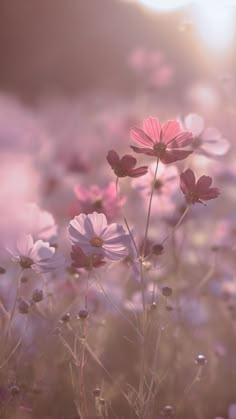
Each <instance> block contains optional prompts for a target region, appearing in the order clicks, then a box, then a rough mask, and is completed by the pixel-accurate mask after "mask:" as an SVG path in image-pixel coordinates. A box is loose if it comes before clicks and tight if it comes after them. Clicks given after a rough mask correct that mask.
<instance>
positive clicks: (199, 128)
mask: <svg viewBox="0 0 236 419" xmlns="http://www.w3.org/2000/svg"><path fill="white" fill-rule="evenodd" d="M184 126H185V128H186V130H187V131H190V132H191V133H192V134H193V136H194V137H198V136H199V135H200V134H201V133H202V132H203V130H204V126H205V123H204V119H203V118H202V117H201V116H200V115H198V114H196V113H190V114H189V115H187V116H186V118H185V119H184Z"/></svg>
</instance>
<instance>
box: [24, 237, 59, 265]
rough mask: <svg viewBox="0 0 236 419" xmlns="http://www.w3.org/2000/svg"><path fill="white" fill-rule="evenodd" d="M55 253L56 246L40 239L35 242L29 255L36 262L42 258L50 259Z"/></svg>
mask: <svg viewBox="0 0 236 419" xmlns="http://www.w3.org/2000/svg"><path fill="white" fill-rule="evenodd" d="M54 254H55V248H54V247H50V245H49V243H45V242H43V241H42V240H38V241H37V242H35V243H34V245H33V247H32V249H31V251H30V253H29V257H30V258H32V259H33V261H34V262H38V261H40V260H45V259H50V258H51V257H52V256H53V255H54Z"/></svg>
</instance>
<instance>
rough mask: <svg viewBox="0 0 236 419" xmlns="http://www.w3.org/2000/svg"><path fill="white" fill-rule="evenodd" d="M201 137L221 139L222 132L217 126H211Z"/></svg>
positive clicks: (204, 138) (203, 138)
mask: <svg viewBox="0 0 236 419" xmlns="http://www.w3.org/2000/svg"><path fill="white" fill-rule="evenodd" d="M201 138H202V140H204V141H209V140H219V139H220V138H221V133H220V131H219V130H218V129H217V128H215V127H209V128H206V129H205V130H204V131H203V133H202V135H201Z"/></svg>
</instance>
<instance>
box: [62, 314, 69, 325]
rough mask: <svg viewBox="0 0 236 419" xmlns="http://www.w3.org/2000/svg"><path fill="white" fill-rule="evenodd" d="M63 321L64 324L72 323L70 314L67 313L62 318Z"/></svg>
mask: <svg viewBox="0 0 236 419" xmlns="http://www.w3.org/2000/svg"><path fill="white" fill-rule="evenodd" d="M61 321H62V322H63V323H68V322H69V321H70V313H65V314H63V316H61Z"/></svg>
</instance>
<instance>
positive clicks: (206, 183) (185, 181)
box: [180, 169, 220, 205]
mask: <svg viewBox="0 0 236 419" xmlns="http://www.w3.org/2000/svg"><path fill="white" fill-rule="evenodd" d="M211 184H212V178H211V177H210V176H205V175H204V176H201V177H200V178H199V179H198V181H197V182H196V178H195V175H194V173H193V171H192V170H191V169H187V170H185V172H183V173H181V175H180V188H181V191H182V192H183V194H184V195H185V198H186V201H187V203H188V204H195V203H200V204H204V203H203V202H202V201H209V200H210V199H215V198H217V197H218V195H219V194H220V191H219V189H217V188H210V186H211ZM204 205H205V204H204Z"/></svg>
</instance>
